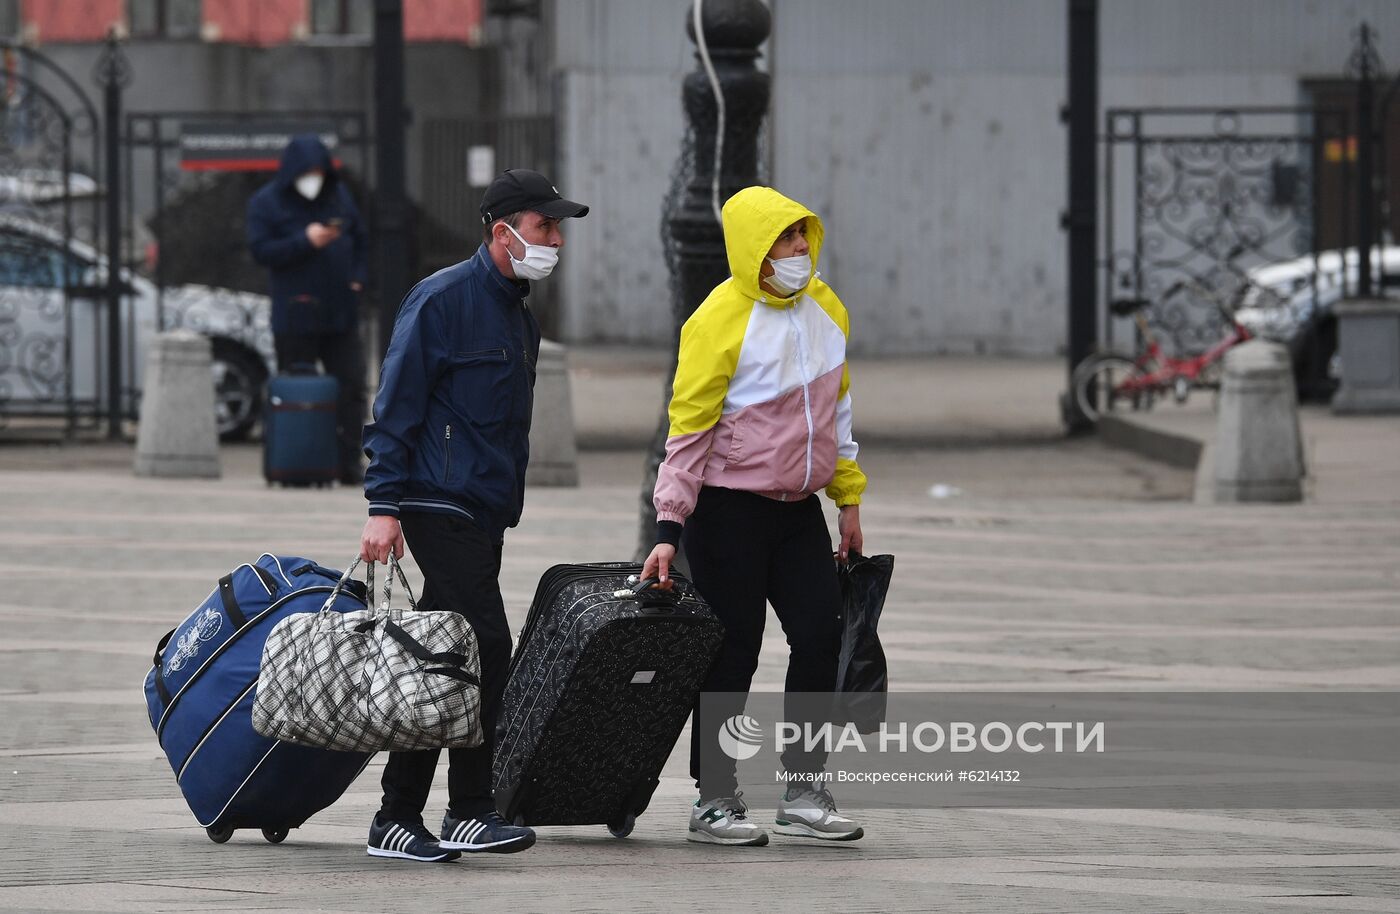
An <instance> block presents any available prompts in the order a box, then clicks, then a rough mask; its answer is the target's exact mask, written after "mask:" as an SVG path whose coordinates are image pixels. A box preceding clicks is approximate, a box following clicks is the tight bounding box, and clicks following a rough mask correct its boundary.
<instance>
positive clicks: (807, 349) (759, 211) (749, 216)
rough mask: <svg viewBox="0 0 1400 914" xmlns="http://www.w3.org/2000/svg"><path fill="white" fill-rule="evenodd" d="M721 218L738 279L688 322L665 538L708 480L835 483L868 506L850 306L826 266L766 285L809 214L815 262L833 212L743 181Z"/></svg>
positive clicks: (787, 493)
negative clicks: (779, 245)
mask: <svg viewBox="0 0 1400 914" xmlns="http://www.w3.org/2000/svg"><path fill="white" fill-rule="evenodd" d="M721 218H722V221H723V225H724V242H725V248H726V251H727V253H728V257H729V271H730V278H729V279H727V280H725V281H724V282H722V283H720V284H719V285H718V286H716V287H715V289H714V291H713V292H711V293H710V294H709V296H708V297H707V298H706V299H705V301H704V302H703V303H701V305H700V307H699V308H697V309H696V311H695V313H694V314H693V315H691V317H690V319H689V320H687V321H686V322H685V326H684V327H682V328H681V345H680V360H679V363H678V364H677V367H676V378H675V385H674V392H673V395H672V397H671V407H670V419H671V429H670V435H669V437H668V438H667V440H666V459H665V462H663V463H662V465H661V468H660V471H659V472H658V474H657V480H656V489H655V491H654V495H653V497H654V502H655V504H656V518H657V521H658V522H659V525H660V527H661V530H660V533H659V536H658V538H659V539H661V540H663V541H670V542H674V541H675V540H676V538H677V537H678V536H679V528H678V527H676V526H674V525H677V524H683V523H685V519H686V518H687V517H689V516H690V514H691V512H692V511H694V510H695V502H696V498H697V496H698V494H699V491H700V487H701V486H702V485H712V486H721V487H724V488H729V489H739V490H742V491H746V492H755V493H758V494H760V495H764V496H767V497H769V498H773V499H778V500H783V501H791V500H795V499H799V498H805V497H806V496H808V495H810V494H812V493H813V492H815V491H817V490H818V489H821V488H823V487H825V489H826V494H827V495H828V496H830V497H831V499H832V500H833V501H835V502H836V504H837V505H841V506H845V505H855V504H860V496H861V493H862V492H864V491H865V474H864V473H862V472H861V469H860V465H859V464H858V463H856V453H857V450H858V447H857V445H856V442H855V439H854V438H852V437H851V395H850V390H849V388H850V384H851V377H850V372H849V371H848V370H847V368H846V338H847V336H848V335H849V333H850V319H849V317H848V316H847V314H846V308H845V306H843V305H842V304H841V300H840V299H839V298H837V297H836V293H835V292H833V291H832V290H831V288H830V287H829V286H828V285H827V284H826V283H824V282H822V281H821V278H820V274H814V276H813V278H812V280H811V281H810V282H809V283H808V284H807V287H806V288H805V289H802V290H800V291H798V292H796V293H794V294H793V295H792V296H790V297H788V298H779V297H778V296H775V295H774V294H773V293H771V292H769V291H767V290H766V289H763V288H761V287H760V286H759V268H760V266H761V265H762V263H763V259H764V258H765V257H766V256H767V255H768V251H769V250H770V249H771V248H772V247H773V243H774V242H775V241H777V239H778V236H779V235H780V234H782V232H783V230H784V229H786V228H787V227H788V226H789V225H791V224H793V223H794V222H796V221H797V220H799V219H803V218H805V219H806V220H807V243H808V246H809V247H810V248H811V256H812V263H813V266H814V268H815V265H816V262H817V255H818V254H819V253H820V251H821V246H822V235H823V229H822V224H821V220H820V219H818V218H817V216H816V215H815V214H814V213H812V212H811V211H810V210H808V209H807V208H806V207H804V206H802V205H801V204H799V203H796V202H794V201H792V200H789V199H788V198H787V197H784V196H783V195H782V194H780V193H778V192H777V191H775V190H773V189H772V188H769V187H749V188H746V189H744V190H741V191H739V192H738V193H737V194H735V195H734V196H733V197H731V198H730V199H729V201H728V202H727V203H725V204H724V209H723V211H722V213H721ZM667 522H670V523H667ZM668 527H669V528H670V529H668ZM668 534H669V535H668Z"/></svg>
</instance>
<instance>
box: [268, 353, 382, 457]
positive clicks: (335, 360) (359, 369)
mask: <svg viewBox="0 0 1400 914" xmlns="http://www.w3.org/2000/svg"><path fill="white" fill-rule="evenodd" d="M275 343H276V347H277V370H278V371H281V372H285V371H287V370H288V369H289V368H291V367H292V366H293V365H312V366H314V365H316V364H317V363H318V362H319V363H320V364H321V365H322V366H324V368H325V371H326V374H328V375H332V376H334V378H335V380H336V382H337V383H338V384H339V385H340V401H339V402H338V403H337V404H336V411H335V424H336V442H337V445H338V447H337V451H338V453H339V457H340V475H341V476H342V477H344V476H347V475H348V476H352V477H354V476H359V475H360V472H361V471H360V455H361V453H362V450H361V448H362V445H361V443H360V442H361V434H362V433H363V431H364V424H365V348H364V345H363V344H362V343H361V342H360V334H359V333H357V332H356V331H354V330H350V331H348V332H346V333H326V334H314V335H313V334H297V335H294V336H288V335H282V336H278V337H277V338H276V339H275Z"/></svg>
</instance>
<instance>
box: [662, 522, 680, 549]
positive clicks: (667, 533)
mask: <svg viewBox="0 0 1400 914" xmlns="http://www.w3.org/2000/svg"><path fill="white" fill-rule="evenodd" d="M681 529H682V527H681V523H680V521H674V520H658V521H657V522H656V542H657V543H658V544H660V543H665V544H666V545H668V546H679V545H680V544H681Z"/></svg>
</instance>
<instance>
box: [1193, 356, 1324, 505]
mask: <svg viewBox="0 0 1400 914" xmlns="http://www.w3.org/2000/svg"><path fill="white" fill-rule="evenodd" d="M1217 421H1218V425H1217V427H1216V433H1215V445H1214V448H1215V500H1216V501H1217V502H1288V501H1301V500H1302V498H1303V487H1302V476H1303V451H1302V439H1301V437H1300V436H1299V433H1298V399H1297V394H1296V392H1295V391H1294V389H1293V369H1292V365H1291V364H1290V361H1289V358H1288V350H1287V349H1286V348H1284V347H1283V346H1282V345H1280V344H1279V343H1271V342H1267V341H1264V340H1250V341H1249V342H1248V343H1244V344H1242V345H1239V346H1236V347H1235V348H1233V349H1231V350H1230V351H1229V352H1228V353H1226V355H1225V380H1224V383H1223V385H1222V387H1221V391H1220V414H1219V418H1218V420H1217Z"/></svg>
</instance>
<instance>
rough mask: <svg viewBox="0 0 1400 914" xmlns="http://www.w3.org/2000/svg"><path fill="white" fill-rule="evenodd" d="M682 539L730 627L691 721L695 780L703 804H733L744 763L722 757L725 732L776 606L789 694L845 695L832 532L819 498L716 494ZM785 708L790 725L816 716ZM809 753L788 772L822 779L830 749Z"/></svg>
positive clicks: (788, 756)
mask: <svg viewBox="0 0 1400 914" xmlns="http://www.w3.org/2000/svg"><path fill="white" fill-rule="evenodd" d="M682 536H683V537H684V542H685V551H686V556H687V557H688V558H689V561H690V572H691V580H693V581H694V582H695V586H696V589H698V590H699V591H700V595H701V596H703V597H704V598H705V601H706V602H707V603H709V604H710V607H711V608H712V609H713V610H714V612H715V615H716V616H718V617H719V619H720V621H721V622H723V623H724V642H723V644H722V646H721V647H720V652H719V657H718V658H717V659H716V660H715V663H714V666H712V667H711V668H710V672H709V674H708V675H707V676H706V677H705V681H704V685H703V686H702V689H701V691H702V693H708V694H706V695H705V697H704V698H703V700H702V701H701V702H697V703H696V706H695V716H694V718H693V719H692V721H691V738H690V773H691V776H692V777H694V778H695V785H696V787H698V788H699V790H700V795H701V797H702V798H704V799H713V798H715V797H725V796H733V795H734V791H735V790H736V789H737V786H738V785H737V782H736V780H735V767H734V766H735V763H734V761H733V760H732V759H730V758H729V757H728V756H727V755H725V754H724V753H723V752H722V751H720V749H719V728H720V726H721V725H722V724H723V722H724V721H725V720H727V719H728V718H729V717H731V716H733V715H735V714H742V713H743V710H744V703H745V699H746V698H747V697H748V691H749V684H750V682H751V681H752V680H753V674H754V670H755V669H757V667H758V654H759V649H760V647H761V646H762V643H763V624H764V621H765V616H766V615H767V604H768V603H769V602H771V603H772V604H773V610H774V612H776V613H777V616H778V621H779V622H780V623H781V624H782V626H783V634H784V635H786V636H787V643H788V650H789V653H788V668H787V682H786V691H787V692H788V693H794V692H802V693H810V692H822V693H830V692H832V691H833V690H834V689H835V688H836V667H837V661H838V654H839V651H840V645H841V633H840V631H841V630H840V615H841V590H840V585H839V583H838V582H837V579H836V563H835V561H834V560H833V559H832V549H831V534H830V533H829V532H828V531H827V527H826V519H825V518H824V517H823V515H822V508H821V503H820V501H819V500H818V498H817V496H815V495H813V496H810V497H808V498H806V499H804V500H802V501H794V502H780V501H774V500H773V499H771V498H765V497H763V496H762V495H754V494H752V493H749V492H738V491H734V490H732V489H721V488H717V487H713V486H706V487H704V488H702V489H701V490H700V497H699V500H698V501H697V503H696V506H695V511H694V513H693V514H692V515H691V516H690V518H689V519H688V520H687V521H686V525H685V530H684V533H683V534H682ZM702 704H703V707H704V712H703V713H702V710H701V707H702ZM785 705H786V707H785V709H784V714H785V717H786V719H788V720H791V721H794V722H799V723H801V722H807V721H809V720H811V719H812V717H813V713H812V712H813V703H812V702H811V701H805V702H802V703H801V704H800V705H799V703H798V702H796V701H795V700H794V699H792V698H789V699H787V700H786V702H785ZM812 722H819V721H818V720H812ZM801 750H802V743H801V741H799V742H798V743H796V744H794V745H793V746H789V747H788V749H787V750H786V751H785V752H784V753H783V756H782V763H783V766H784V768H785V769H786V770H788V771H790V772H817V771H821V770H822V766H823V765H825V764H826V753H825V751H822V750H821V749H820V748H818V749H817V750H815V751H812V752H804V751H801ZM702 758H703V759H704V762H705V764H704V766H703V769H702V766H701V759H702Z"/></svg>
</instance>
